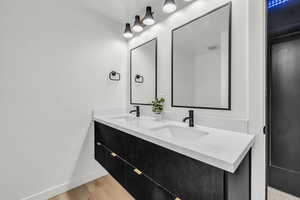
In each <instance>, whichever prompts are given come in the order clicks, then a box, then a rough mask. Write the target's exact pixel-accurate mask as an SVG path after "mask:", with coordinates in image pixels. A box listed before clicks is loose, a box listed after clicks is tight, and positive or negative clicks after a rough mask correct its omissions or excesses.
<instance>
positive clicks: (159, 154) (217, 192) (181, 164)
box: [133, 138, 224, 200]
mask: <svg viewBox="0 0 300 200" xmlns="http://www.w3.org/2000/svg"><path fill="white" fill-rule="evenodd" d="M134 159H136V160H135V161H133V162H135V163H136V164H137V165H139V166H141V169H143V170H144V171H145V172H146V173H147V174H149V175H150V176H151V178H153V179H154V180H155V181H157V182H158V183H159V184H161V185H162V186H164V187H165V188H167V189H168V190H169V191H171V192H172V193H174V195H176V196H178V197H180V198H181V199H189V200H199V199H205V200H223V199H224V171H223V170H220V169H217V168H215V167H211V166H209V165H207V164H205V163H202V162H199V161H197V160H194V159H191V158H189V157H186V156H184V155H182V154H179V153H176V152H174V151H171V150H168V149H166V148H163V147H160V146H158V145H155V144H152V143H150V142H147V141H144V140H141V139H139V138H137V141H136V151H135V156H134ZM134 159H133V160H134ZM143 167H144V168H143Z"/></svg>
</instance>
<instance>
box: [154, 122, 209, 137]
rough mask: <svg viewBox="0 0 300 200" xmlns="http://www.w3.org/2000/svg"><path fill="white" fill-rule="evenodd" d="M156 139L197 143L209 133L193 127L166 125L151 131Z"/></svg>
mask: <svg viewBox="0 0 300 200" xmlns="http://www.w3.org/2000/svg"><path fill="white" fill-rule="evenodd" d="M152 131H153V132H154V134H155V135H156V136H157V137H160V138H162V139H175V140H180V141H197V140H199V139H201V138H202V137H204V136H206V135H208V134H209V133H207V132H203V131H201V130H199V129H196V128H193V127H180V126H174V125H167V126H163V127H159V128H154V129H152Z"/></svg>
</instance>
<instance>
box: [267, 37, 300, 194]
mask: <svg viewBox="0 0 300 200" xmlns="http://www.w3.org/2000/svg"><path fill="white" fill-rule="evenodd" d="M269 66H270V67H269V75H270V76H269V120H268V121H269V130H270V131H269V137H268V141H269V155H268V158H269V159H268V160H269V162H268V170H269V185H270V186H271V187H273V188H276V189H279V190H281V191H284V192H287V193H290V194H293V195H296V196H300V34H290V35H285V36H281V37H280V38H276V39H273V40H272V41H271V44H270V65H269Z"/></svg>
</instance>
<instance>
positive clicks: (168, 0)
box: [163, 0, 177, 13]
mask: <svg viewBox="0 0 300 200" xmlns="http://www.w3.org/2000/svg"><path fill="white" fill-rule="evenodd" d="M176 9H177V7H176V3H175V0H165V3H164V6H163V11H164V12H165V13H171V12H174V11H175V10H176Z"/></svg>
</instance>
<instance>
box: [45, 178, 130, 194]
mask: <svg viewBox="0 0 300 200" xmlns="http://www.w3.org/2000/svg"><path fill="white" fill-rule="evenodd" d="M49 200H134V198H133V197H132V196H131V195H130V194H129V193H128V192H127V191H126V190H125V189H124V188H123V187H122V186H121V185H120V184H119V183H118V182H117V181H116V180H115V179H114V178H112V177H111V176H110V175H107V176H105V177H102V178H100V179H97V180H95V181H92V182H90V183H87V184H85V185H82V186H79V187H77V188H74V189H73V190H70V191H68V192H66V193H63V194H60V195H58V196H56V197H53V198H51V199H49Z"/></svg>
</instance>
